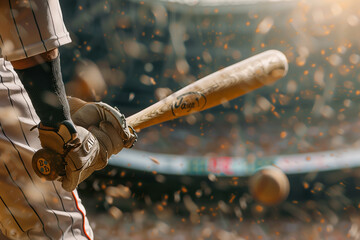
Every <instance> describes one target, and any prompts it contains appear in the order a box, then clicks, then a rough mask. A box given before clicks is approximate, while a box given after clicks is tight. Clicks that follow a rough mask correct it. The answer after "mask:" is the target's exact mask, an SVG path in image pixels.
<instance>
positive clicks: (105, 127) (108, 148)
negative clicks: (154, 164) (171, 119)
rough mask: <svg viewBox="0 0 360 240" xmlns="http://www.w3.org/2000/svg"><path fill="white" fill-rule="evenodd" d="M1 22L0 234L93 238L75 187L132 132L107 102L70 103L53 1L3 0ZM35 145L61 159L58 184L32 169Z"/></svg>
mask: <svg viewBox="0 0 360 240" xmlns="http://www.w3.org/2000/svg"><path fill="white" fill-rule="evenodd" d="M0 23H1V26H0V50H1V51H0V53H1V54H0V56H1V57H0V105H1V106H0V112H1V114H0V230H1V233H2V234H0V235H3V236H0V239H2V238H4V239H78V240H80V239H93V232H92V230H91V227H90V225H89V222H88V220H87V218H86V213H85V209H84V206H83V205H82V204H81V200H80V199H79V196H78V193H77V191H76V187H77V185H78V184H79V183H80V182H81V181H83V180H84V179H86V178H87V177H88V176H89V175H90V174H91V173H92V172H93V171H95V170H100V169H102V168H103V167H105V166H106V164H107V161H108V158H109V157H110V156H111V155H112V154H115V153H118V152H119V151H121V149H122V148H123V147H127V148H129V147H131V146H132V145H133V143H134V142H135V141H136V134H135V133H134V132H133V131H131V130H130V129H129V127H128V126H127V125H126V122H125V120H124V117H123V116H122V115H121V114H120V113H119V112H117V110H115V109H113V108H111V107H110V106H108V105H106V104H104V103H83V104H80V105H79V104H77V103H78V101H73V100H74V99H71V98H70V99H69V101H68V100H67V97H66V94H65V90H64V84H63V81H62V76H61V69H60V56H59V52H58V49H57V48H58V47H60V46H62V45H64V44H66V43H69V42H70V41H71V39H70V37H69V33H68V32H67V30H66V27H65V25H64V23H63V19H62V13H61V9H60V5H59V2H58V0H3V1H0ZM69 103H70V104H69ZM116 114H118V116H121V117H115V118H114V115H116ZM4 116H6V117H4ZM89 119H91V121H90V122H89ZM94 119H95V121H96V122H94ZM119 119H120V120H119ZM114 121H120V123H119V124H113V122H114ZM40 148H47V149H50V150H51V151H53V152H56V153H58V154H61V155H62V156H63V158H64V161H65V162H66V166H65V170H66V174H65V176H62V177H61V178H60V179H59V180H60V181H44V180H42V179H41V178H39V177H38V176H37V175H36V174H35V173H34V170H33V169H32V164H31V160H32V156H33V155H34V153H35V152H36V151H37V150H39V149H40Z"/></svg>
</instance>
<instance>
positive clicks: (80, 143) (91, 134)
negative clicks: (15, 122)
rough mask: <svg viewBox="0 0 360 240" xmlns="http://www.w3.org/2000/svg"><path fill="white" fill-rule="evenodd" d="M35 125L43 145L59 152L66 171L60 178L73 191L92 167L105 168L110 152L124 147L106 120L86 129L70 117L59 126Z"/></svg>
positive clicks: (65, 186) (94, 169) (91, 170)
mask: <svg viewBox="0 0 360 240" xmlns="http://www.w3.org/2000/svg"><path fill="white" fill-rule="evenodd" d="M38 129H39V138H40V142H41V145H42V147H43V148H45V149H49V150H52V151H54V152H56V153H58V154H60V155H61V156H63V158H64V160H65V175H64V176H63V177H62V178H61V179H60V180H61V181H62V186H63V188H64V189H65V190H67V191H73V190H74V189H75V188H76V187H77V185H78V184H79V183H81V182H82V181H84V180H85V179H86V178H88V177H89V176H90V175H91V174H92V173H93V172H94V171H96V170H100V169H102V168H104V167H105V166H106V165H107V163H108V158H109V157H110V155H111V154H112V153H114V152H118V151H120V150H121V149H122V148H123V142H122V141H119V139H121V138H120V137H119V136H116V134H114V132H116V131H115V129H114V127H113V126H112V125H111V123H110V122H107V121H102V122H101V123H100V124H99V127H91V128H90V129H89V131H88V130H86V129H85V128H83V127H80V126H75V125H73V124H72V123H71V122H70V121H64V122H63V123H62V124H61V125H60V127H59V129H54V128H48V127H45V126H43V125H41V124H40V125H39V127H38Z"/></svg>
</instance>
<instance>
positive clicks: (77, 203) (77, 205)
mask: <svg viewBox="0 0 360 240" xmlns="http://www.w3.org/2000/svg"><path fill="white" fill-rule="evenodd" d="M71 194H72V195H73V198H74V199H75V204H76V208H77V209H78V210H79V212H80V213H81V215H82V217H83V230H84V233H85V236H86V237H87V238H88V239H89V240H91V237H90V236H89V235H88V234H87V232H86V230H85V213H84V212H83V211H82V210H81V209H80V206H79V202H78V200H77V198H76V195H75V193H74V192H71Z"/></svg>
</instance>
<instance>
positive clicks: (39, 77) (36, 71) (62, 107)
mask: <svg viewBox="0 0 360 240" xmlns="http://www.w3.org/2000/svg"><path fill="white" fill-rule="evenodd" d="M11 63H12V65H13V67H14V70H15V71H16V72H17V74H18V76H19V78H20V80H21V82H22V83H23V85H24V87H25V89H26V91H27V93H28V95H29V97H30V99H31V102H32V104H33V106H34V108H35V111H36V113H37V115H38V116H39V118H40V120H41V124H43V125H44V126H47V127H53V128H58V127H59V126H60V124H61V123H62V122H63V121H70V122H71V117H70V110H69V104H68V102H67V100H66V93H65V87H64V83H63V80H62V75H61V67H60V56H59V51H58V49H57V48H55V49H53V50H50V51H47V52H45V53H41V54H38V55H35V56H32V57H29V58H24V59H20V60H16V61H11Z"/></svg>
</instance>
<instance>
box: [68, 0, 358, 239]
mask: <svg viewBox="0 0 360 240" xmlns="http://www.w3.org/2000/svg"><path fill="white" fill-rule="evenodd" d="M61 4H62V7H63V9H64V11H63V12H64V19H65V22H66V23H67V26H68V29H69V31H70V32H71V35H72V39H73V43H72V44H70V45H68V46H66V47H64V48H63V49H62V53H61V54H62V59H64V60H63V63H62V65H63V69H64V77H65V79H66V81H67V83H66V87H67V91H68V93H69V94H70V95H73V96H78V97H81V98H83V99H85V100H91V101H94V100H102V101H105V102H107V103H109V104H111V105H116V106H117V107H119V109H120V110H121V111H122V112H123V113H125V114H126V116H129V115H131V114H133V113H136V112H138V111H139V110H141V109H144V108H146V107H147V106H149V105H151V104H153V103H154V102H156V101H158V100H160V99H162V98H164V97H166V96H167V95H169V94H171V93H173V92H175V91H176V90H178V89H180V88H182V87H184V86H186V85H187V84H189V83H192V82H194V81H196V80H197V79H199V78H201V77H203V76H206V75H208V74H210V73H212V72H215V71H217V70H219V69H221V68H223V67H226V66H228V65H231V64H233V63H235V62H238V61H241V60H244V59H246V58H248V57H250V56H253V55H255V54H257V53H260V52H262V51H265V50H268V49H277V50H280V51H282V52H284V54H285V55H286V56H287V58H288V62H289V72H288V74H287V76H286V77H285V78H283V79H281V80H279V81H278V82H276V83H275V84H273V85H271V86H265V87H263V88H261V89H258V90H256V91H254V92H252V93H249V94H247V95H245V96H243V97H241V98H238V99H236V100H233V101H231V102H228V103H224V104H223V105H222V106H219V107H215V108H214V109H210V110H206V111H204V112H201V113H196V114H193V115H190V116H187V117H184V118H181V119H178V120H174V121H171V122H168V123H164V124H162V125H161V126H155V127H151V128H148V129H144V130H142V131H141V132H140V133H139V141H138V142H137V144H136V146H135V148H137V149H140V150H145V151H149V152H162V153H171V154H184V155H207V154H213V155H219V156H237V157H239V156H240V157H246V158H247V159H251V158H252V159H253V158H256V157H265V156H275V155H282V154H296V153H306V152H320V151H326V150H334V149H345V148H358V147H359V146H360V137H359V136H360V134H359V133H360V121H359V116H360V115H359V108H358V106H359V103H360V98H359V96H360V72H359V70H358V69H359V67H360V51H359V50H360V31H358V29H359V25H360V3H359V2H358V1H355V0H343V1H338V0H318V1H311V0H279V1H266V0H264V1H261V0H260V1H235V0H234V1H226V4H225V3H224V1H215V0H214V1H210V0H196V1H185V0H183V1H181V0H178V1H165V0H146V1H140V0H139V1H138V0H123V1H117V0H100V1H98V0H97V1H95V0H91V1H85V0H77V1H63V2H62V3H61ZM310 161H311V160H310ZM122 173H123V172H122V171H120V172H118V173H115V174H113V171H109V172H105V175H106V176H107V177H110V178H111V179H110V180H107V181H103V180H98V179H95V180H94V178H93V181H94V182H95V183H96V182H99V181H100V182H101V181H103V183H102V184H100V185H97V184H95V185H91V184H93V182H91V181H92V180H90V181H89V182H88V183H87V184H88V186H87V187H86V188H85V187H83V189H80V193H81V194H83V199H84V204H85V205H87V209H88V212H89V219H90V222H91V224H92V225H93V228H94V230H95V234H96V236H98V238H99V239H119V238H120V239H176V240H182V239H222V240H223V239H224V240H227V239H241V240H243V239H314V240H316V239H329V240H330V239H360V228H359V221H360V220H359V217H358V216H356V215H357V214H358V208H359V205H358V204H359V201H358V200H357V199H358V198H354V199H352V197H354V195H356V193H357V191H358V190H359V189H358V187H357V186H358V185H359V178H358V176H359V174H358V173H356V172H353V173H352V174H350V173H348V172H342V171H338V172H336V174H335V175H332V176H331V177H328V178H327V179H326V181H325V180H324V181H320V182H318V183H316V184H315V183H314V186H309V184H310V183H311V181H304V179H307V178H311V179H313V178H312V177H311V176H315V175H316V173H314V174H313V173H309V174H308V175H307V178H306V177H305V178H302V177H301V176H300V177H299V179H297V181H299V182H300V184H298V185H296V186H301V187H299V188H296V187H295V188H292V189H293V191H295V192H297V193H298V195H301V194H303V193H304V192H303V191H304V189H305V190H306V191H307V192H306V193H307V194H304V195H303V196H302V198H301V199H297V198H295V199H294V198H293V199H292V200H289V201H287V202H286V203H284V204H282V205H281V206H279V207H276V208H270V209H267V208H264V206H261V205H258V204H255V203H253V202H252V203H251V204H249V205H248V207H247V208H246V209H248V210H247V211H249V212H250V214H249V215H247V216H245V215H241V213H242V212H243V211H244V210H245V209H244V208H243V207H244V205H241V204H243V203H241V201H239V196H242V194H243V192H240V193H239V192H238V193H236V192H234V194H235V195H236V196H237V198H236V204H235V205H236V206H228V205H229V204H228V203H227V201H228V199H231V196H232V195H231V193H229V192H228V195H226V197H225V199H226V201H225V200H223V201H222V203H220V201H218V200H217V201H213V199H212V197H213V198H214V197H216V195H219V196H220V195H221V196H224V195H223V194H225V193H224V192H222V191H224V190H225V186H222V188H220V189H216V190H215V189H210V190H213V192H214V194H212V195H209V196H207V199H206V202H207V204H204V207H205V208H206V209H207V210H208V209H209V208H212V209H213V211H212V212H207V214H202V213H201V212H197V211H195V213H196V214H191V211H186V210H185V212H186V214H184V213H183V212H178V211H177V210H176V209H177V207H176V205H175V207H174V205H171V204H170V202H169V203H168V204H169V205H167V204H163V202H162V201H153V202H152V201H151V200H149V198H148V197H146V196H147V195H149V194H150V193H149V192H151V191H157V192H160V193H159V194H160V195H161V194H162V191H165V189H166V191H169V192H170V193H171V196H172V195H173V193H174V192H178V191H186V188H185V189H183V188H181V187H178V186H177V187H174V185H173V184H174V182H171V183H169V182H167V181H165V180H164V179H165V177H164V176H161V175H157V176H156V179H157V181H156V182H157V183H158V185H156V184H155V185H154V184H152V185H151V184H150V183H148V184H149V185H147V187H145V185H146V183H147V180H146V179H144V175H141V174H140V175H134V176H137V177H136V178H131V177H129V179H128V182H126V183H123V185H124V186H126V187H128V190H126V189H127V188H126V187H122V188H121V190H119V189H117V190H116V189H115V193H114V192H113V191H114V189H112V188H110V189H112V191H110V192H109V190H108V191H106V189H108V187H109V186H114V181H115V180H114V179H116V178H117V177H119V176H123V175H122ZM129 175H130V176H132V175H131V174H128V175H126V176H129ZM154 175H156V173H154ZM309 176H310V177H309ZM97 177H98V178H99V179H101V177H99V176H97ZM102 177H104V176H102ZM342 177H350V180H347V181H343V180H342ZM234 181H235V180H234ZM236 181H237V180H236ZM334 181H335V182H334ZM239 182H241V181H240V180H239ZM329 182H330V183H329ZM349 182H353V184H352V185H351V189H349V190H348V191H346V192H344V191H343V188H344V187H345V186H347V184H348V183H349ZM85 184H86V183H85ZM89 184H90V185H91V186H89ZM159 184H160V185H159ZM327 184H330V185H329V186H330V187H328V188H324V186H327ZM134 188H137V189H138V190H137V193H136V194H135V193H134ZM172 188H174V189H172ZM89 189H91V190H89ZM179 189H180V190H179ZM206 189H209V188H206ZM94 190H95V192H94ZM118 191H120V192H118ZM203 191H204V192H206V191H205V190H203ZM239 191H240V190H239ZM88 192H91V195H87V194H88ZM99 192H102V194H100V195H99V196H97V195H96V194H95V193H99ZM124 192H125V193H124ZM210 192H211V191H210ZM245 192H246V191H245ZM319 192H321V194H322V195H324V196H327V197H326V198H325V199H326V200H320V199H311V198H312V197H313V196H314V195H316V194H318V193H319ZM197 193H198V192H197V191H193V194H195V197H192V199H196V194H197ZM201 193H202V192H201ZM94 194H95V196H94ZM117 194H120V195H121V194H125V196H127V197H126V198H124V196H123V195H121V196H119V195H117ZM129 194H130V195H129ZM165 196H167V195H166V194H165V193H163V194H162V197H163V198H164V197H165ZM211 196H212V197H211ZM357 197H358V196H357ZM97 198H99V199H97ZM307 198H308V199H307ZM119 199H120V200H119ZM124 199H125V200H124ZM126 199H133V200H134V199H136V201H135V202H134V201H129V200H126ZM171 199H172V200H171V201H175V202H176V198H175V197H171ZM185 199H187V198H181V200H179V201H180V202H181V203H182V204H183V205H186V206H185V208H186V209H188V208H190V209H197V210H199V211H201V209H202V206H201V205H197V201H195V200H191V201H190V200H189V199H188V200H185ZM233 200H234V199H233ZM138 201H140V202H142V203H145V204H146V206H147V207H141V206H138V205H137V204H138V203H137V202H138ZM115 203H117V204H115ZM120 203H121V204H120ZM92 204H93V205H92ZM194 204H195V206H194ZM209 205H214V206H211V207H210V206H209ZM104 210H105V211H104ZM227 211H230V212H231V214H229V213H228V212H227ZM269 211H270V212H271V213H270V215H267V214H268V213H269ZM192 212H194V211H192ZM261 213H264V214H261ZM265 213H266V214H265ZM183 214H184V215H183ZM214 214H215V215H214Z"/></svg>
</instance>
